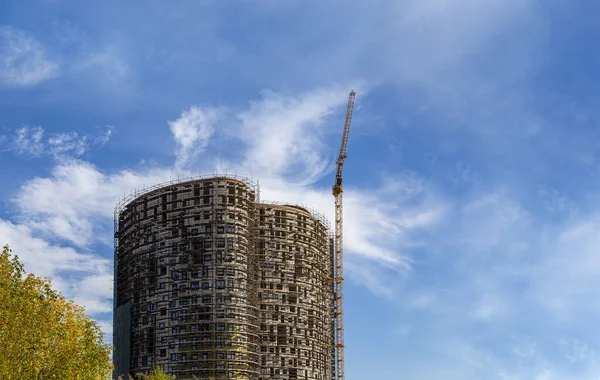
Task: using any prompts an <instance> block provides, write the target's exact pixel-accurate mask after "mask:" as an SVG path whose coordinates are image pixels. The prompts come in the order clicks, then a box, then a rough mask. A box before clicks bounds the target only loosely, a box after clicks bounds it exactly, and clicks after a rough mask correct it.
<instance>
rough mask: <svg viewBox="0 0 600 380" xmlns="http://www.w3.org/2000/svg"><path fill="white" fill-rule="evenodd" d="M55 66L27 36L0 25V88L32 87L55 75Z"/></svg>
mask: <svg viewBox="0 0 600 380" xmlns="http://www.w3.org/2000/svg"><path fill="white" fill-rule="evenodd" d="M58 72H59V66H58V64H57V63H55V62H53V61H51V60H50V59H48V58H47V57H46V52H45V49H44V47H43V46H42V44H41V43H40V42H38V41H37V40H36V39H35V38H34V37H32V36H31V35H29V34H28V33H26V32H24V31H22V30H18V29H15V28H12V27H10V26H0V85H4V86H34V85H36V84H39V83H42V82H44V81H46V80H48V79H51V78H53V77H55V76H57V75H58Z"/></svg>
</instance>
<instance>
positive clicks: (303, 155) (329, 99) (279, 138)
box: [237, 86, 349, 184]
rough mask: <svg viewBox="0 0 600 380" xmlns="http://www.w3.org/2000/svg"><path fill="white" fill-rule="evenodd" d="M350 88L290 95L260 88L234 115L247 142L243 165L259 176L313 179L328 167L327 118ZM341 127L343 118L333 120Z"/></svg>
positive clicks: (328, 129) (340, 104)
mask: <svg viewBox="0 0 600 380" xmlns="http://www.w3.org/2000/svg"><path fill="white" fill-rule="evenodd" d="M348 92H349V87H342V86H335V87H330V88H322V89H318V90H316V91H312V92H309V93H306V94H303V95H302V96H299V97H290V96H285V95H282V94H277V93H273V92H270V91H264V92H263V97H262V99H260V100H259V101H255V102H252V103H251V105H250V108H249V109H248V110H245V111H243V112H240V113H239V114H238V115H237V116H238V118H239V120H240V121H241V126H240V137H241V139H242V140H243V141H244V143H246V144H247V146H248V149H247V150H246V153H245V155H246V162H245V163H244V165H245V166H247V167H249V168H252V169H253V172H259V173H261V174H262V175H267V176H277V177H287V176H289V175H293V178H291V179H292V180H293V181H294V182H301V183H305V184H310V183H313V182H314V181H315V180H316V179H318V178H320V177H321V176H322V175H323V173H324V171H325V170H326V169H327V168H328V162H327V159H326V157H327V156H329V154H325V152H326V151H325V145H324V136H325V134H326V133H327V132H331V128H330V127H327V126H326V125H325V121H326V120H327V117H328V116H330V115H331V114H332V113H333V112H334V111H336V110H337V109H338V107H340V106H342V105H344V104H346V102H347V99H348ZM336 125H337V127H338V129H339V130H341V127H342V126H343V119H342V120H339V122H338V123H337V124H336Z"/></svg>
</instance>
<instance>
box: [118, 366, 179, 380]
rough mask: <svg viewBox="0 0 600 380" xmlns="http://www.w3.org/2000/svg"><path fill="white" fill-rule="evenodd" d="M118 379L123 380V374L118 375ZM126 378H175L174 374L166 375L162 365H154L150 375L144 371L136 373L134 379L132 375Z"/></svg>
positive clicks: (168, 379)
mask: <svg viewBox="0 0 600 380" xmlns="http://www.w3.org/2000/svg"><path fill="white" fill-rule="evenodd" d="M118 380H124V379H123V376H119V377H118ZM128 380H176V378H175V376H173V375H167V374H166V373H165V372H164V371H163V369H162V367H160V366H159V367H154V368H153V369H152V373H151V374H150V375H146V374H144V373H138V374H136V375H135V379H134V378H133V377H132V376H128Z"/></svg>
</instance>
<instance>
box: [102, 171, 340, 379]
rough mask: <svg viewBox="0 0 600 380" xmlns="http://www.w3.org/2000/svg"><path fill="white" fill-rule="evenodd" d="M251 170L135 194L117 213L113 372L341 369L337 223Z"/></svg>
mask: <svg viewBox="0 0 600 380" xmlns="http://www.w3.org/2000/svg"><path fill="white" fill-rule="evenodd" d="M258 196H259V191H258V187H257V186H256V185H254V184H253V183H252V182H251V181H249V180H247V179H244V178H234V177H231V176H229V177H211V178H198V179H191V180H186V181H179V182H177V183H169V184H167V185H160V186H156V187H154V188H151V189H148V190H147V191H144V192H140V193H136V194H134V195H133V196H131V197H130V198H129V199H125V200H124V201H123V202H121V203H120V204H119V205H118V206H117V209H116V211H115V295H114V303H115V310H114V328H113V330H114V333H113V334H114V336H113V343H114V345H115V353H114V364H115V376H116V375H120V374H126V373H130V374H134V373H137V372H146V373H148V372H150V371H151V369H152V367H154V366H159V365H160V366H162V367H163V369H164V370H165V371H166V372H167V373H170V374H174V375H176V376H177V378H178V379H192V378H193V377H194V376H195V377H197V378H199V379H209V378H216V379H219V378H234V379H315V380H317V379H318V380H329V379H331V377H332V372H331V360H332V356H331V355H332V351H331V348H332V346H333V330H332V322H331V321H332V319H331V317H332V305H333V298H332V291H333V288H332V282H331V275H332V272H331V265H332V264H331V257H332V255H331V245H330V235H329V227H328V225H327V222H326V220H325V219H324V218H322V217H320V216H319V215H317V214H315V213H312V212H310V211H309V210H307V209H305V208H301V207H296V206H287V205H278V204H263V203H260V202H259V199H258Z"/></svg>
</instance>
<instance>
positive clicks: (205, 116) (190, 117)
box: [169, 106, 220, 170]
mask: <svg viewBox="0 0 600 380" xmlns="http://www.w3.org/2000/svg"><path fill="white" fill-rule="evenodd" d="M219 116H220V112H219V111H218V110H217V109H214V108H207V109H201V108H199V107H194V106H192V107H190V109H189V110H187V111H184V112H183V113H182V114H181V116H180V117H179V118H178V119H177V120H175V121H169V127H170V129H171V133H172V134H173V137H174V138H175V142H176V143H177V152H176V157H177V162H176V163H175V166H176V168H178V169H180V170H183V169H185V168H186V166H188V165H189V164H190V161H191V160H192V159H193V158H194V157H196V156H197V155H198V153H200V152H201V151H202V150H203V149H204V148H206V146H207V145H208V142H209V140H210V138H211V136H212V135H213V132H214V126H213V124H214V123H215V122H216V121H217V120H218V119H219Z"/></svg>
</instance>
